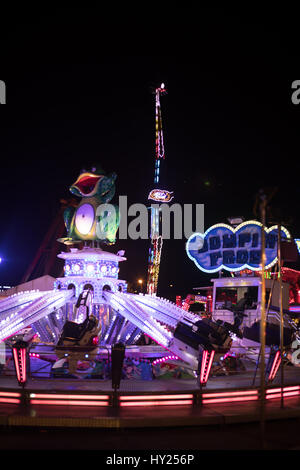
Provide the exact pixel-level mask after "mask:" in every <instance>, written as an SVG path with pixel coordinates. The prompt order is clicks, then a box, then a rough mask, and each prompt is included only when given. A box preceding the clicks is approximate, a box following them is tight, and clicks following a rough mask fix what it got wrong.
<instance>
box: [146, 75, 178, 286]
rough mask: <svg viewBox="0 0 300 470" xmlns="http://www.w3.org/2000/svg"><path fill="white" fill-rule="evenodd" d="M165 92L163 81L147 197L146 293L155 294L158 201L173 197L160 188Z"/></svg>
mask: <svg viewBox="0 0 300 470" xmlns="http://www.w3.org/2000/svg"><path fill="white" fill-rule="evenodd" d="M165 93H166V88H165V85H164V83H162V84H161V85H160V87H158V88H156V89H155V171H154V189H153V190H152V191H150V193H149V196H148V199H150V200H152V201H154V202H155V203H156V204H151V207H150V211H151V233H150V238H151V244H150V248H149V258H148V277H147V294H156V293H157V285H158V276H159V267H160V258H161V250H162V245H163V239H162V236H161V234H160V209H159V205H160V203H167V202H170V200H171V199H172V198H173V196H172V193H171V192H169V191H167V190H165V189H160V171H161V163H162V161H163V160H164V159H165V149H164V139H163V129H162V118H161V107H160V97H161V95H162V94H165Z"/></svg>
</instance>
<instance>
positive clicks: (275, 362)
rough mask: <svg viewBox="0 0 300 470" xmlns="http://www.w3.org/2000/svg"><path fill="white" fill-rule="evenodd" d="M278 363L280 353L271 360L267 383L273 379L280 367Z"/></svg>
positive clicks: (279, 361)
mask: <svg viewBox="0 0 300 470" xmlns="http://www.w3.org/2000/svg"><path fill="white" fill-rule="evenodd" d="M280 363H281V355H280V351H277V352H276V354H275V357H274V360H273V364H272V368H271V371H270V374H269V378H268V380H269V381H272V380H273V379H274V378H275V376H276V374H277V371H278V368H279V366H280Z"/></svg>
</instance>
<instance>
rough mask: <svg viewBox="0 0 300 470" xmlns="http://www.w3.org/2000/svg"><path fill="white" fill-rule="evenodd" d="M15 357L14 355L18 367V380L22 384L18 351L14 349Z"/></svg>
mask: <svg viewBox="0 0 300 470" xmlns="http://www.w3.org/2000/svg"><path fill="white" fill-rule="evenodd" d="M13 355H14V361H15V366H16V372H17V379H18V382H21V376H20V366H19V360H18V351H17V349H13Z"/></svg>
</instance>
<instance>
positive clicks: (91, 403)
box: [30, 400, 108, 406]
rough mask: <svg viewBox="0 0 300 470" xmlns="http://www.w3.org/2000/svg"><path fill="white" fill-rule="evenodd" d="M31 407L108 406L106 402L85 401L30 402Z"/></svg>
mask: <svg viewBox="0 0 300 470" xmlns="http://www.w3.org/2000/svg"><path fill="white" fill-rule="evenodd" d="M30 403H32V404H33V405H71V406H72V405H73V406H83V405H84V406H108V401H85V400H30Z"/></svg>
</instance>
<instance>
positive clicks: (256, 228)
mask: <svg viewBox="0 0 300 470" xmlns="http://www.w3.org/2000/svg"><path fill="white" fill-rule="evenodd" d="M261 227H262V225H261V223H260V222H257V221H255V220H250V221H247V222H243V223H241V224H240V225H238V226H237V227H235V228H233V227H231V226H230V225H226V224H216V225H213V226H212V227H210V228H209V229H208V230H206V232H205V233H204V234H201V233H193V234H192V235H191V236H190V238H189V239H188V241H187V243H186V252H187V254H188V257H189V258H190V259H191V260H192V261H194V263H195V264H196V266H197V267H198V268H199V269H201V271H204V272H207V273H213V272H217V271H220V270H221V269H226V270H227V271H241V270H243V269H250V270H252V271H259V270H260V269H261V266H260V263H261ZM277 237H278V227H277V225H273V226H272V227H270V228H265V240H266V262H265V266H266V269H268V268H270V267H271V266H273V265H274V264H275V263H276V261H277ZM281 238H282V239H289V238H290V234H289V232H288V231H287V230H286V229H285V228H284V227H281Z"/></svg>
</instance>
